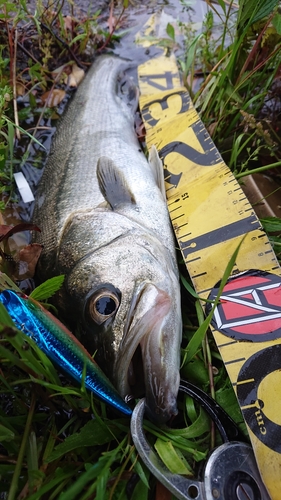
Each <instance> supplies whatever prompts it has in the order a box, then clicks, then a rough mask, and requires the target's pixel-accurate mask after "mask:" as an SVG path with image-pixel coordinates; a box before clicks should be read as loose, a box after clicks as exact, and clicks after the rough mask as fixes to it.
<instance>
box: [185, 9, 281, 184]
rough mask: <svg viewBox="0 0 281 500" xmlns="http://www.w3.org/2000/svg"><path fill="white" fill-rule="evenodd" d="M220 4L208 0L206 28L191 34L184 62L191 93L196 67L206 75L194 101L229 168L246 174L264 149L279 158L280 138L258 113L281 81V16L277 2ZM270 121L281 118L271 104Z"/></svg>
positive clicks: (270, 158)
mask: <svg viewBox="0 0 281 500" xmlns="http://www.w3.org/2000/svg"><path fill="white" fill-rule="evenodd" d="M218 3H219V7H220V9H219V7H218V6H216V4H214V3H213V2H210V3H209V2H208V5H209V11H208V14H207V16H206V19H205V22H204V23H203V31H202V33H201V34H200V35H197V36H196V37H194V36H192V33H191V34H190V35H191V36H190V35H189V42H188V44H187V47H186V53H187V54H188V55H187V56H186V58H185V59H183V60H182V61H181V66H182V68H183V71H184V75H185V82H186V85H187V86H188V88H189V90H190V91H191V93H192V87H193V84H194V79H195V77H196V70H197V71H198V70H199V71H202V72H203V74H204V75H205V76H206V78H205V80H204V82H203V83H202V85H201V86H200V88H199V90H198V91H197V92H196V94H195V95H194V102H195V105H196V107H197V109H198V110H199V111H200V115H201V118H202V120H203V122H204V123H205V124H206V126H207V127H208V130H209V132H210V133H211V135H212V138H213V140H214V141H215V143H216V145H217V147H218V149H219V150H220V151H221V152H222V154H223V156H224V158H225V160H226V161H227V162H228V161H229V158H230V157H231V158H230V167H231V168H233V167H234V172H235V173H238V174H239V175H241V174H243V172H245V171H247V173H248V171H249V170H250V168H248V167H249V165H251V168H255V162H256V163H257V162H258V161H259V160H260V154H259V153H260V152H261V150H262V151H263V153H266V156H267V158H268V159H267V162H268V164H272V163H277V162H278V160H279V158H280V152H281V144H280V139H279V138H278V137H276V134H274V133H272V126H269V124H268V122H267V121H261V120H260V119H259V117H262V115H263V112H264V109H265V106H267V103H268V101H269V99H270V98H271V97H272V93H273V92H274V90H273V89H274V87H275V86H276V85H277V82H278V75H279V72H280V67H281V50H280V49H281V32H280V19H281V16H280V14H279V12H278V10H277V5H278V1H275V2H274V1H271V0H267V1H266V2H256V1H255V0H253V1H248V2H244V1H243V2H240V7H239V10H238V11H237V9H235V8H234V7H233V4H234V2H233V1H231V2H230V3H229V5H227V4H226V3H224V2H223V1H222V0H221V1H219V2H218ZM213 12H215V14H216V18H219V20H220V21H221V26H222V27H223V31H222V33H221V32H220V31H218V29H217V28H216V26H215V25H214V22H213V17H212V13H213ZM183 28H184V27H183ZM209 47H211V50H209ZM187 74H189V79H188V80H187ZM276 98H278V97H277V95H276ZM251 120H252V123H251ZM267 120H273V121H276V120H277V115H276V114H274V113H273V111H272V110H270V109H268V108H267ZM246 124H247V126H248V127H245V125H246ZM274 126H275V125H274V122H273V129H274ZM248 129H254V130H255V134H249V133H248ZM257 141H258V144H257ZM238 144H239V147H238Z"/></svg>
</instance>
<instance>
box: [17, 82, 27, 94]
mask: <svg viewBox="0 0 281 500" xmlns="http://www.w3.org/2000/svg"><path fill="white" fill-rule="evenodd" d="M16 93H17V96H18V97H19V96H20V97H22V96H23V95H25V86H24V85H23V83H21V82H17V83H16Z"/></svg>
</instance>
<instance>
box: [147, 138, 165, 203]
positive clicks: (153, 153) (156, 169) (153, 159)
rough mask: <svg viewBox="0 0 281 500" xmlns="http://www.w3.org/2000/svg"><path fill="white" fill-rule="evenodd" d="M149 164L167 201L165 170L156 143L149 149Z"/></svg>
mask: <svg viewBox="0 0 281 500" xmlns="http://www.w3.org/2000/svg"><path fill="white" fill-rule="evenodd" d="M148 161H149V165H150V166H151V169H152V171H153V174H154V177H155V181H156V184H157V186H158V187H159V189H160V191H161V193H162V196H163V198H164V200H165V201H166V190H165V181H164V172H163V164H162V161H161V160H160V157H159V155H158V151H157V149H156V147H155V146H154V145H152V146H151V149H150V151H149V158H148Z"/></svg>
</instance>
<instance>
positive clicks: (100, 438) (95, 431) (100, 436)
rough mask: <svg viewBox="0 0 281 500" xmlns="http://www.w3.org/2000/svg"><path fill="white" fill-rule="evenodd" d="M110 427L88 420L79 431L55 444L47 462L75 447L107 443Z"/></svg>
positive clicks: (109, 437)
mask: <svg viewBox="0 0 281 500" xmlns="http://www.w3.org/2000/svg"><path fill="white" fill-rule="evenodd" d="M112 427H113V426H112V425H111V424H108V427H107V426H106V425H102V424H101V423H100V422H99V421H98V420H90V421H89V422H87V424H86V425H84V427H82V429H81V431H80V432H76V433H75V434H72V435H71V436H68V437H67V438H66V439H65V440H64V442H63V443H60V444H59V445H58V446H56V448H55V449H54V451H53V452H52V453H51V455H50V456H49V458H48V460H47V462H48V463H49V462H53V461H54V460H57V459H58V458H60V457H61V456H62V455H65V454H66V453H69V452H70V451H72V450H75V449H76V448H80V447H84V446H96V445H102V444H105V443H109V442H110V441H112V439H113V436H112V433H111V429H110V428H112ZM119 433H120V432H119V431H118V429H117V428H116V427H115V426H114V434H115V435H118V434H119Z"/></svg>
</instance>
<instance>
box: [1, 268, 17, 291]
mask: <svg viewBox="0 0 281 500" xmlns="http://www.w3.org/2000/svg"><path fill="white" fill-rule="evenodd" d="M3 290H14V292H21V290H20V288H19V287H18V286H17V285H16V284H15V283H14V282H13V281H12V280H11V278H9V276H7V274H5V273H1V272H0V291H1V292H2V291H3Z"/></svg>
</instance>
